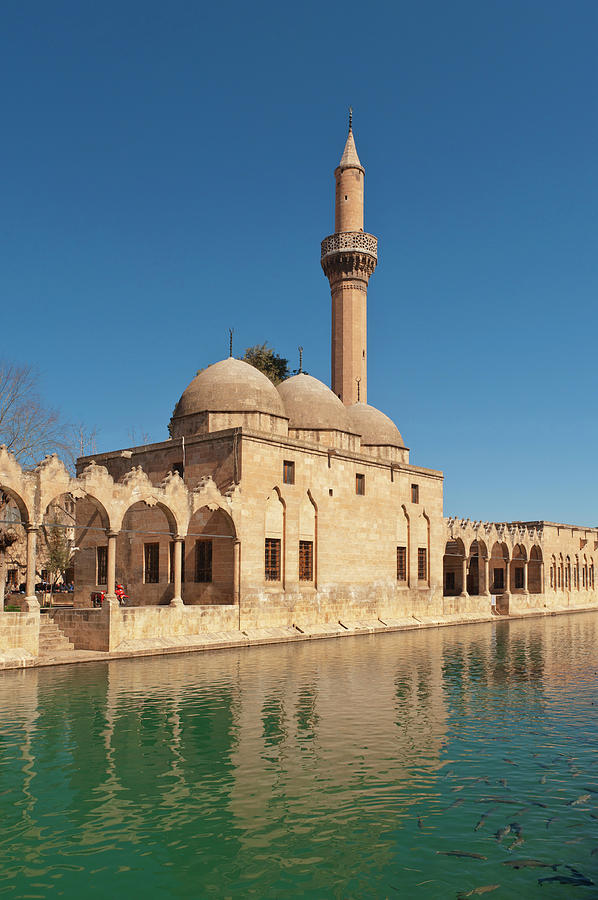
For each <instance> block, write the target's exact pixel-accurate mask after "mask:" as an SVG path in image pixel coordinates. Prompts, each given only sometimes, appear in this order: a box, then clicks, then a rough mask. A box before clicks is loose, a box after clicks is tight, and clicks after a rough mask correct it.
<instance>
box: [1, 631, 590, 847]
mask: <svg viewBox="0 0 598 900" xmlns="http://www.w3.org/2000/svg"><path fill="white" fill-rule="evenodd" d="M551 625H552V622H551V621H550V620H547V621H544V622H535V623H533V627H532V626H531V625H530V623H528V622H518V623H500V622H499V623H496V624H493V625H488V626H471V627H469V628H463V629H462V630H461V631H460V633H459V635H455V634H454V633H447V632H445V631H444V630H438V631H431V630H430V631H426V632H422V633H415V632H413V633H405V634H401V635H400V636H395V637H390V636H387V637H386V638H385V639H384V640H381V639H380V638H376V637H372V638H369V639H368V638H361V639H360V641H347V642H338V643H332V644H330V643H329V644H327V645H326V650H327V652H326V654H323V653H322V649H323V646H324V645H321V644H319V643H306V644H301V645H292V646H284V645H283V646H281V647H278V648H267V649H264V650H255V649H254V650H253V651H252V653H251V654H247V653H243V652H240V653H237V652H235V651H227V652H223V653H220V654H213V655H202V656H201V657H187V656H185V657H165V658H161V659H159V660H158V659H148V660H135V661H127V662H126V663H125V662H119V663H118V664H110V665H104V664H98V665H90V666H89V667H86V668H85V669H84V670H81V671H80V673H77V677H76V678H75V677H74V673H73V670H71V669H56V670H32V671H24V672H19V673H14V674H12V675H11V677H6V678H5V679H3V681H2V682H1V683H0V702H1V703H2V709H3V710H4V715H3V720H4V722H9V721H13V722H14V723H15V724H14V725H12V726H11V727H10V729H9V730H10V733H11V735H12V736H13V738H14V737H15V734H16V733H17V739H18V742H19V743H20V746H21V759H22V760H23V761H24V763H23V765H22V767H21V789H22V791H23V793H24V794H25V795H30V796H31V798H32V808H31V812H32V814H33V813H34V809H35V782H36V779H35V774H36V771H37V769H38V768H39V766H40V765H41V766H42V768H43V766H44V765H45V764H46V763H47V762H48V761H49V760H50V759H51V756H52V748H53V747H55V746H57V745H58V743H59V741H60V740H61V739H62V736H63V734H64V733H67V734H68V736H69V746H70V751H69V760H68V765H67V766H65V768H64V771H63V775H62V777H63V785H62V789H63V791H64V797H65V799H66V800H68V798H72V797H74V796H76V795H77V794H78V793H83V792H85V793H87V794H89V792H90V791H91V792H92V794H93V795H94V796H95V797H97V799H98V802H97V807H96V810H95V821H94V827H97V825H98V821H97V817H98V816H99V817H102V816H104V817H106V819H107V821H111V822H113V823H114V822H116V821H118V819H119V816H122V817H126V818H127V821H128V827H131V825H132V824H133V822H134V819H135V815H134V809H135V807H136V806H137V805H143V803H144V799H147V800H148V801H150V800H151V801H152V802H153V800H155V798H156V793H158V794H159V795H160V802H161V805H162V808H163V809H164V811H165V812H166V814H167V815H168V810H169V809H170V810H172V811H173V814H174V811H175V810H177V809H178V808H179V807H180V804H181V803H187V802H189V801H190V800H192V798H193V795H194V792H195V791H196V790H197V788H198V785H201V783H202V781H203V780H204V779H207V780H208V781H211V782H212V781H213V780H214V778H216V777H221V778H223V779H224V781H225V782H226V783H227V784H228V788H227V791H226V795H227V797H228V801H229V803H230V809H231V811H232V812H233V814H234V815H235V816H237V817H239V818H240V819H244V818H246V817H247V816H250V817H255V815H256V813H258V811H259V814H260V815H267V810H268V808H269V807H271V806H272V798H273V797H276V796H280V797H285V798H286V799H287V800H289V798H291V797H292V796H295V797H297V798H299V797H303V796H304V795H305V791H306V790H309V788H310V785H311V789H312V790H313V791H317V792H318V802H319V803H321V802H323V797H324V796H325V795H329V796H330V797H334V802H336V803H339V802H341V801H342V797H339V791H341V789H342V790H348V791H350V790H351V789H352V787H354V786H355V785H356V784H358V783H363V787H364V790H366V789H368V788H369V789H372V790H374V791H375V790H380V791H382V792H384V791H385V790H394V791H395V792H396V791H398V792H399V794H400V792H401V789H402V787H403V786H405V787H406V788H408V789H407V790H406V792H405V793H406V796H407V795H408V796H409V802H410V803H411V802H413V793H412V787H413V785H412V782H414V781H415V782H416V783H419V784H420V785H421V787H422V788H424V787H425V783H426V782H427V781H429V780H430V779H433V778H434V776H435V774H436V773H437V772H438V769H439V768H440V767H441V766H442V751H443V748H444V746H445V744H446V741H447V729H448V728H449V726H450V723H451V719H452V716H453V715H454V714H462V713H463V712H465V711H466V710H467V709H468V708H470V707H471V705H472V704H474V705H475V704H477V703H480V702H482V697H483V693H484V690H485V688H487V687H497V686H501V685H506V684H508V685H510V686H512V687H513V686H516V685H517V683H518V682H532V683H535V684H536V685H537V687H538V689H539V691H540V693H541V692H543V691H547V690H548V691H550V690H552V688H553V687H558V686H559V685H560V684H562V683H570V682H572V681H573V682H574V681H575V679H576V677H580V673H579V672H578V671H576V658H577V655H576V654H575V653H574V650H575V648H576V647H578V646H579V645H580V642H582V641H588V640H589V641H592V640H593V641H595V640H596V638H597V637H598V635H597V634H596V628H597V626H596V623H595V622H594V620H593V617H591V615H590V616H589V617H588V616H585V615H584V616H581V617H577V618H575V619H574V618H573V617H571V619H569V618H568V619H567V621H566V622H559V628H558V629H557V630H555V629H553V628H551ZM488 630H491V632H492V642H491V644H489V642H488V634H487V631H488ZM557 634H558V646H555V645H554V640H555V636H556V635H557ZM563 641H565V645H566V646H565V647H563ZM15 729H16V732H15ZM6 731H7V727H6V726H5V728H4V729H3V732H6ZM132 760H139V765H138V766H135V771H134V779H133V780H134V784H131V783H129V779H130V777H131V774H130V773H131V761H132ZM1 777H2V776H1V775H0V778H1ZM160 779H166V780H165V781H164V786H167V790H163V789H162V788H161V787H160V786H159V781H160ZM38 784H39V782H38ZM81 827H82V828H83V829H84V828H85V822H81Z"/></svg>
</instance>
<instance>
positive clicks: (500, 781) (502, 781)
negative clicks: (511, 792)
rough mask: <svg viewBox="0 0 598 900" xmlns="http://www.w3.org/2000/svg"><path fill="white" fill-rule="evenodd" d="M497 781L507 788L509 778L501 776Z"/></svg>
mask: <svg viewBox="0 0 598 900" xmlns="http://www.w3.org/2000/svg"><path fill="white" fill-rule="evenodd" d="M497 783H498V784H502V786H503V787H504V788H506V786H507V779H506V778H499V779H498V782H497Z"/></svg>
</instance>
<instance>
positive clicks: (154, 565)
mask: <svg viewBox="0 0 598 900" xmlns="http://www.w3.org/2000/svg"><path fill="white" fill-rule="evenodd" d="M143 549H144V556H145V560H144V561H145V571H144V579H143V580H144V581H145V583H146V584H158V582H159V581H160V544H144V545H143Z"/></svg>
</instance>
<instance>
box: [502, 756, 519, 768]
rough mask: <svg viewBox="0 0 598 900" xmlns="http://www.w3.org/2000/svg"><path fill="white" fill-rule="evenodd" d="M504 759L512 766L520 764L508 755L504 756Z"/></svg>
mask: <svg viewBox="0 0 598 900" xmlns="http://www.w3.org/2000/svg"><path fill="white" fill-rule="evenodd" d="M503 761H504V762H506V763H508V764H509V765H510V766H518V765H519V763H516V762H513V760H512V759H507V757H506V756H503Z"/></svg>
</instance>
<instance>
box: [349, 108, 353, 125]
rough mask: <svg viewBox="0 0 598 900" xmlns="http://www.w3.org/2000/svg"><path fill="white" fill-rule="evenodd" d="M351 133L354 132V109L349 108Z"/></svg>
mask: <svg viewBox="0 0 598 900" xmlns="http://www.w3.org/2000/svg"><path fill="white" fill-rule="evenodd" d="M349 131H353V107H352V106H350V107H349Z"/></svg>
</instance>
